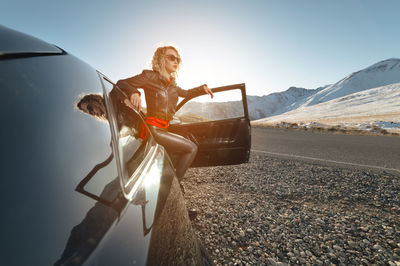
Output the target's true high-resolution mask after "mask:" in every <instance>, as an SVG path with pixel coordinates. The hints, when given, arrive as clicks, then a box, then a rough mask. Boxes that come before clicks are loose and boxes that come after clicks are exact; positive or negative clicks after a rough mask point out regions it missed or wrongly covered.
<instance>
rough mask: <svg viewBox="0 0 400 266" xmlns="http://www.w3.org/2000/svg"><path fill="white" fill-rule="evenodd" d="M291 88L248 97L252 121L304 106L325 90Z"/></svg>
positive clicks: (321, 88)
mask: <svg viewBox="0 0 400 266" xmlns="http://www.w3.org/2000/svg"><path fill="white" fill-rule="evenodd" d="M326 87H327V86H325V87H320V88H318V89H315V90H308V89H304V88H297V87H290V88H289V89H287V90H286V91H284V92H276V93H272V94H269V95H265V96H250V95H248V96H247V103H248V107H249V115H250V119H251V120H254V119H260V118H264V117H267V116H273V115H279V114H282V113H285V112H288V111H291V110H294V109H296V108H298V107H299V106H301V105H302V104H304V103H305V102H306V100H307V99H308V98H309V97H310V96H312V95H314V94H315V93H317V92H319V91H321V90H323V89H324V88H326Z"/></svg>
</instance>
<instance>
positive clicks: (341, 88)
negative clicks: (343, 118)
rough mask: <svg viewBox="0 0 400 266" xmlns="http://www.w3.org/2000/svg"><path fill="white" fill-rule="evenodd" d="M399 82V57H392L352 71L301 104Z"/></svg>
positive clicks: (327, 99)
mask: <svg viewBox="0 0 400 266" xmlns="http://www.w3.org/2000/svg"><path fill="white" fill-rule="evenodd" d="M397 82H400V59H396V58H392V59H387V60H384V61H381V62H378V63H376V64H374V65H372V66H370V67H367V68H365V69H363V70H360V71H357V72H354V73H352V74H350V75H348V76H347V77H345V78H344V79H342V80H340V81H338V82H336V83H335V84H333V85H331V86H328V87H326V88H325V89H323V90H321V91H318V92H316V93H315V94H314V95H312V96H310V97H309V98H308V99H307V101H306V102H305V103H304V104H302V106H310V105H314V104H319V103H323V102H327V101H330V100H333V99H336V98H339V97H343V96H346V95H349V94H352V93H356V92H360V91H364V90H368V89H372V88H377V87H381V86H385V85H389V84H393V83H397Z"/></svg>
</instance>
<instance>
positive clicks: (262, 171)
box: [183, 152, 400, 265]
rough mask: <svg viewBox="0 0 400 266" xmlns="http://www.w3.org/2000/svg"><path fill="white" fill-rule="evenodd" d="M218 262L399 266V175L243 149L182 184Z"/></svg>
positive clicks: (190, 173)
mask: <svg viewBox="0 0 400 266" xmlns="http://www.w3.org/2000/svg"><path fill="white" fill-rule="evenodd" d="M183 184H184V186H185V190H186V194H185V200H186V204H187V206H188V208H192V207H194V208H196V209H198V216H197V218H196V219H195V220H194V221H192V224H193V227H194V229H195V231H196V234H197V235H198V237H199V238H200V239H201V241H202V242H203V243H204V244H205V246H206V247H207V249H208V251H209V253H210V255H211V257H212V259H213V260H214V262H215V263H216V264H220V265H254V264H266V265H275V264H277V265H285V264H290V265H296V264H312V265H332V264H358V265H360V264H387V265H400V176H398V175H397V176H396V175H393V174H390V173H385V172H382V173H377V172H370V171H364V170H357V169H355V170H353V169H347V168H346V169H345V168H339V167H332V166H322V165H315V164H311V163H307V162H302V161H296V160H285V159H278V158H274V157H271V156H268V155H265V154H259V153H254V152H252V153H251V157H250V162H249V163H247V164H242V165H236V166H220V167H205V168H193V169H189V171H188V172H187V173H186V175H185V179H184V181H183Z"/></svg>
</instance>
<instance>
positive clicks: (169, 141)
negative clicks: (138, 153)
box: [148, 125, 197, 181]
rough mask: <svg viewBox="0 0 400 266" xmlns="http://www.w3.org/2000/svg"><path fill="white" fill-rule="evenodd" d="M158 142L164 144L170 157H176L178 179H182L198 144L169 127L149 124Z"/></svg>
mask: <svg viewBox="0 0 400 266" xmlns="http://www.w3.org/2000/svg"><path fill="white" fill-rule="evenodd" d="M148 127H149V129H150V131H151V133H152V134H153V136H154V138H155V139H156V141H157V143H158V144H160V145H162V146H163V147H164V148H165V149H166V150H167V153H168V155H169V156H170V157H175V158H176V162H175V165H174V166H175V172H176V176H177V177H178V180H179V181H181V180H182V178H183V176H184V175H185V173H186V170H187V169H188V168H189V166H190V165H191V164H192V162H193V160H194V157H195V156H196V153H197V145H196V144H194V143H193V142H192V141H190V140H188V139H186V138H184V137H182V136H180V135H177V134H174V133H171V132H168V131H167V129H163V128H159V127H156V126H152V125H148Z"/></svg>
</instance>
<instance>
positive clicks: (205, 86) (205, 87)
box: [202, 84, 214, 98]
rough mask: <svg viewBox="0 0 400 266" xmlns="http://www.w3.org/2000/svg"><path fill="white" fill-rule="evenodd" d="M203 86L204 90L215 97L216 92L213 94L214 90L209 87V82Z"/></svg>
mask: <svg viewBox="0 0 400 266" xmlns="http://www.w3.org/2000/svg"><path fill="white" fill-rule="evenodd" d="M202 87H203V90H204V91H205V92H206V93H207V94H209V95H210V96H211V98H214V94H213V92H212V91H211V90H210V89H209V88H208V86H207V84H204V85H202Z"/></svg>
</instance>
